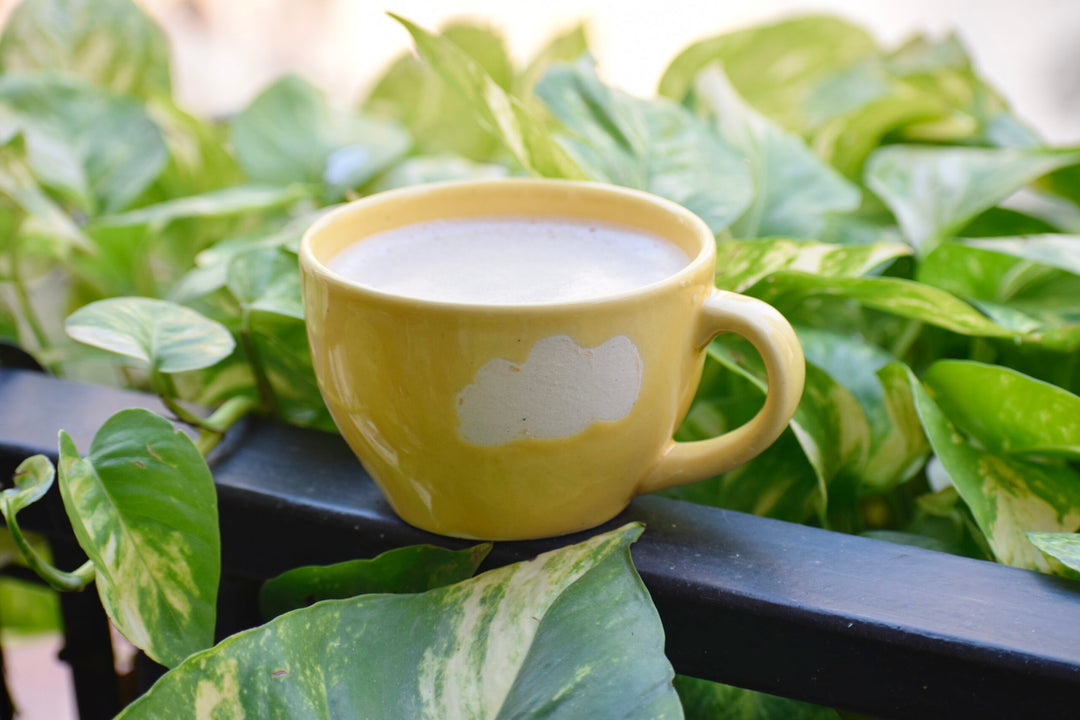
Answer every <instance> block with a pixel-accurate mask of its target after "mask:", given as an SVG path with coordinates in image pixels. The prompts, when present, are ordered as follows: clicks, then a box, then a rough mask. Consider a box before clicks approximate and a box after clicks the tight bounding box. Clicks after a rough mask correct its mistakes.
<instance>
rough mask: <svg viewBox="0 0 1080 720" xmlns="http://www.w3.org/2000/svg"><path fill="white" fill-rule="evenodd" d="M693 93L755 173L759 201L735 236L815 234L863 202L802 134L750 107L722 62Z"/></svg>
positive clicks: (809, 236)
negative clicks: (729, 79)
mask: <svg viewBox="0 0 1080 720" xmlns="http://www.w3.org/2000/svg"><path fill="white" fill-rule="evenodd" d="M694 97H695V98H696V101H697V104H698V105H699V107H701V108H702V109H703V110H705V111H706V112H707V113H708V114H709V115H710V116H711V118H712V121H713V125H714V127H715V128H716V130H717V132H718V133H719V135H720V137H722V138H723V139H724V140H725V141H726V142H727V143H728V145H730V146H731V147H733V148H735V150H736V151H737V152H738V153H739V154H740V155H741V156H742V159H743V160H744V162H745V163H746V164H747V166H748V167H749V169H750V174H751V176H752V178H753V180H752V182H753V187H754V200H753V202H752V203H751V204H750V207H749V208H748V209H747V210H746V212H745V213H743V215H742V216H741V217H740V218H739V219H738V221H737V222H735V224H734V225H732V227H731V234H732V236H733V237H735V238H756V237H770V236H782V237H794V238H802V239H815V238H817V237H819V236H820V235H821V234H822V232H823V231H824V229H825V226H826V224H827V222H828V220H829V216H830V215H832V214H834V213H843V212H849V211H852V210H854V209H855V208H857V207H858V206H859V200H860V198H861V193H860V192H859V189H858V187H856V186H855V185H854V184H853V183H851V182H850V181H849V180H848V179H847V178H845V177H844V176H843V175H841V174H840V173H838V172H837V171H836V170H834V169H833V168H831V167H830V166H829V165H827V164H826V163H824V162H823V161H822V160H821V159H819V158H818V157H817V156H816V155H814V153H813V151H812V150H810V148H809V147H807V146H806V143H804V142H803V141H802V139H801V138H800V137H799V136H797V135H794V134H791V133H789V132H787V131H786V130H783V129H782V128H781V127H780V126H778V125H776V124H775V123H774V122H773V121H771V120H769V119H768V118H766V117H764V116H763V115H760V114H759V113H758V112H757V111H756V110H754V109H753V108H751V107H750V106H749V105H748V104H747V103H746V102H745V101H744V100H743V99H742V98H741V97H739V94H738V93H737V92H736V91H735V88H733V87H732V86H731V83H730V82H729V81H728V78H727V76H726V75H725V74H724V70H723V68H722V67H721V66H720V65H719V64H717V65H712V66H710V67H708V68H706V69H705V70H704V71H703V72H701V73H700V74H699V75H698V77H697V79H696V80H695V81H694Z"/></svg>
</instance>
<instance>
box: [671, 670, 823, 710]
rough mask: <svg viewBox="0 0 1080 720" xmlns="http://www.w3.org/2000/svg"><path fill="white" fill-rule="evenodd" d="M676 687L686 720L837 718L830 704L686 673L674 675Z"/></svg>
mask: <svg viewBox="0 0 1080 720" xmlns="http://www.w3.org/2000/svg"><path fill="white" fill-rule="evenodd" d="M675 689H676V690H677V691H678V692H679V699H680V700H681V701H682V704H683V711H684V712H685V713H686V720H840V715H839V713H837V712H836V711H835V710H833V709H832V708H826V707H821V706H820V705H811V704H810V703H804V702H800V701H798V700H789V699H788V698H783V697H778V696H776V695H769V694H766V693H761V692H755V691H753V690H745V689H743V688H739V687H735V686H733V685H722V684H720V683H717V682H711V681H709V680H699V679H698V678H692V677H688V676H686V675H676V676H675Z"/></svg>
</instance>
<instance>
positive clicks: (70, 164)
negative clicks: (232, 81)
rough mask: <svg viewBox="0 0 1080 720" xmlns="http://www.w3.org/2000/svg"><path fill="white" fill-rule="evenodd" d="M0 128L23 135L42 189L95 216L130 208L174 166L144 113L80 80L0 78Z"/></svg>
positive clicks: (134, 104)
mask: <svg viewBox="0 0 1080 720" xmlns="http://www.w3.org/2000/svg"><path fill="white" fill-rule="evenodd" d="M0 110H2V116H0V127H2V129H3V132H2V134H4V135H7V134H9V132H10V131H11V130H13V129H18V130H20V131H21V132H22V134H23V136H24V137H25V138H26V156H27V160H28V161H29V163H30V167H31V168H33V171H34V175H35V176H36V177H37V179H38V180H39V181H40V182H41V184H42V185H45V186H47V187H49V188H51V189H53V190H55V191H56V192H57V193H59V194H61V195H63V196H64V198H65V199H66V200H67V201H68V202H70V203H72V204H74V205H75V206H76V207H78V208H79V209H80V210H82V211H83V212H84V213H86V214H89V215H96V214H99V213H108V212H117V211H119V210H123V209H124V208H125V207H127V206H128V205H129V204H130V203H131V202H132V201H133V200H135V198H136V197H137V196H138V195H139V194H140V193H141V192H142V191H143V190H145V189H146V187H147V186H148V185H150V183H152V182H153V181H154V178H156V177H157V176H158V175H159V174H160V173H161V171H162V170H163V169H164V167H165V164H166V162H167V161H168V151H167V149H166V147H165V141H164V140H163V139H162V137H161V132H160V131H159V130H158V128H157V126H156V125H154V123H153V122H152V121H151V120H150V118H149V117H147V115H146V112H145V110H144V109H143V107H142V105H140V104H139V103H138V102H136V101H135V100H134V99H132V98H130V97H120V96H114V95H109V94H107V93H106V92H104V91H102V90H101V89H100V88H97V87H94V86H92V85H86V84H83V83H81V82H77V81H75V80H68V79H61V78H57V77H53V76H42V75H31V76H21V75H7V76H2V77H0Z"/></svg>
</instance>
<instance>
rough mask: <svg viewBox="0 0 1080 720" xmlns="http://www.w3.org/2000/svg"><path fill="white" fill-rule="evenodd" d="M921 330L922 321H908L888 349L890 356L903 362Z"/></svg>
mask: <svg viewBox="0 0 1080 720" xmlns="http://www.w3.org/2000/svg"><path fill="white" fill-rule="evenodd" d="M922 329H923V324H922V320H914V319H912V320H908V321H907V324H905V325H904V329H903V330H902V331H901V332H900V336H899V337H897V338H896V340H895V341H894V342H893V344H892V347H891V348H890V349H889V352H891V353H892V356H893V357H894V358H896V359H897V360H903V359H904V356H905V355H907V354H908V351H909V350H911V346H912V345H914V344H915V341H916V340H918V339H919V333H921V332H922Z"/></svg>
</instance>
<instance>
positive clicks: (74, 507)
mask: <svg viewBox="0 0 1080 720" xmlns="http://www.w3.org/2000/svg"><path fill="white" fill-rule="evenodd" d="M60 493H61V496H62V497H63V499H64V509H65V510H67V514H68V518H69V519H70V520H71V526H72V528H73V529H74V531H75V537H76V538H77V539H78V541H79V545H80V546H81V547H82V549H83V551H84V552H85V553H86V554H87V555H88V556H89V557H90V559H91V560H92V561H93V562H94V567H95V569H96V571H97V580H96V583H97V588H98V594H99V595H100V596H101V603H102V605H103V607H104V608H105V611H106V612H107V613H108V615H109V618H110V619H111V620H112V621H113V623H114V624H115V625H116V627H117V629H118V630H120V632H121V633H122V634H123V635H124V637H126V638H127V639H128V640H129V641H130V642H131V643H132V644H133V645H135V646H136V647H138V648H140V649H142V650H143V651H145V652H146V654H147V655H149V656H150V657H151V658H153V659H154V660H156V661H157V662H159V663H161V664H163V665H166V666H168V667H173V666H176V665H178V664H179V663H180V662H181V661H182V660H183V659H184V658H186V657H187V656H188V655H190V654H192V653H194V652H196V651H198V650H202V649H204V648H207V647H209V646H210V645H211V644H213V641H214V621H215V617H216V601H217V591H218V579H219V577H220V575H221V539H220V537H219V535H218V513H217V493H216V490H215V488H214V481H213V478H211V476H210V470H209V468H207V466H206V461H205V460H204V459H203V457H202V455H201V454H199V451H198V450H197V449H196V447H195V444H194V443H193V442H192V441H191V439H190V438H189V437H188V436H187V435H184V434H183V433H181V432H178V431H176V430H175V429H174V428H173V426H172V424H171V423H170V422H169V421H167V420H165V419H164V418H162V417H159V416H158V415H155V414H154V413H152V412H149V411H147V410H121V411H120V412H118V413H116V414H115V415H113V416H112V417H110V418H109V419H108V420H106V421H105V424H104V425H102V426H101V429H100V430H98V432H97V434H96V435H95V436H94V440H93V442H92V443H91V445H90V454H89V455H87V456H86V458H85V459H84V458H82V457H80V456H79V451H78V450H77V449H76V447H75V442H74V441H73V440H72V439H71V436H69V435H68V434H67V433H65V432H63V431H61V433H60Z"/></svg>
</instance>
